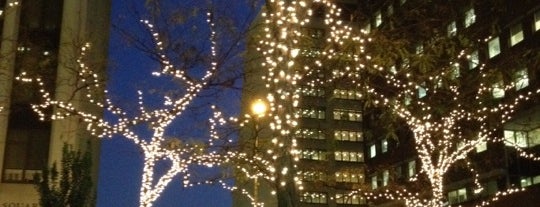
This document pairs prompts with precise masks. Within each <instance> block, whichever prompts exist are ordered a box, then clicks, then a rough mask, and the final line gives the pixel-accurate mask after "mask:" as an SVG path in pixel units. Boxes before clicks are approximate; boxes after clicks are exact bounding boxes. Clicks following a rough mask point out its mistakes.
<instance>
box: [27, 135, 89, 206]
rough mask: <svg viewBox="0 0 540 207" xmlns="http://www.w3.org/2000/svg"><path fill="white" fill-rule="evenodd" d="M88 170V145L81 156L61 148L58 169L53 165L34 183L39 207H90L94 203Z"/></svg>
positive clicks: (72, 150)
mask: <svg viewBox="0 0 540 207" xmlns="http://www.w3.org/2000/svg"><path fill="white" fill-rule="evenodd" d="M91 167H92V156H91V152H90V150H89V145H88V147H87V149H86V150H85V151H84V153H82V152H81V151H77V150H74V149H72V147H71V146H70V145H68V144H64V147H63V149H62V161H61V167H60V169H58V167H57V165H56V162H55V163H54V164H53V165H52V167H51V168H45V169H44V170H43V173H42V174H41V176H37V179H35V180H36V188H37V190H38V193H39V196H40V199H39V203H40V205H41V206H43V207H57V206H70V207H83V206H91V204H92V203H93V200H94V195H93V193H92V189H93V186H92V176H91Z"/></svg>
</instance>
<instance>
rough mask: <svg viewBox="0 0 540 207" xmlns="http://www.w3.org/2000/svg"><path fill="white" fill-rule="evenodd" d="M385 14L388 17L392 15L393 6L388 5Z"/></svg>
mask: <svg viewBox="0 0 540 207" xmlns="http://www.w3.org/2000/svg"><path fill="white" fill-rule="evenodd" d="M386 13H387V14H388V16H390V15H392V14H394V6H392V5H389V6H388V9H387V10H386Z"/></svg>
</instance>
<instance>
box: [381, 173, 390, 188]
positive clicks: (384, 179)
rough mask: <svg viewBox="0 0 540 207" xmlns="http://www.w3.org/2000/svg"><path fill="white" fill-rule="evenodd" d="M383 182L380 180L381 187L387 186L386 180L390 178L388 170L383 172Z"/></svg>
mask: <svg viewBox="0 0 540 207" xmlns="http://www.w3.org/2000/svg"><path fill="white" fill-rule="evenodd" d="M382 177H383V180H382V186H387V185H388V178H389V177H390V172H388V170H385V171H383V176H382Z"/></svg>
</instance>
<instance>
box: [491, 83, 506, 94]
mask: <svg viewBox="0 0 540 207" xmlns="http://www.w3.org/2000/svg"><path fill="white" fill-rule="evenodd" d="M491 95H493V98H502V97H504V84H503V82H502V81H499V82H497V83H495V84H493V85H492V86H491Z"/></svg>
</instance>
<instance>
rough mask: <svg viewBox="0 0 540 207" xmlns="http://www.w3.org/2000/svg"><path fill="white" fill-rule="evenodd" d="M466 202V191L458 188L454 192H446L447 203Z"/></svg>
mask: <svg viewBox="0 0 540 207" xmlns="http://www.w3.org/2000/svg"><path fill="white" fill-rule="evenodd" d="M465 200H467V189H466V188H460V189H457V190H454V191H450V192H448V203H450V204H456V203H461V202H463V201H465Z"/></svg>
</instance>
